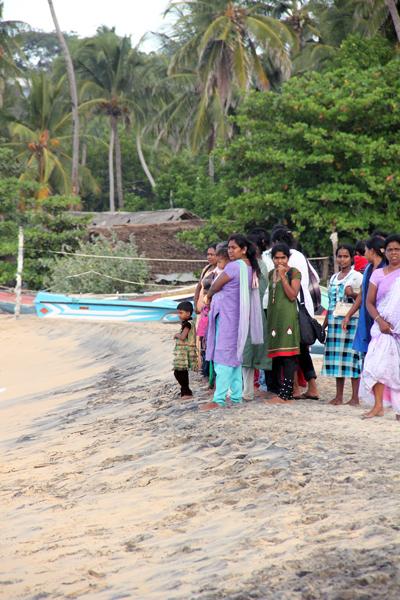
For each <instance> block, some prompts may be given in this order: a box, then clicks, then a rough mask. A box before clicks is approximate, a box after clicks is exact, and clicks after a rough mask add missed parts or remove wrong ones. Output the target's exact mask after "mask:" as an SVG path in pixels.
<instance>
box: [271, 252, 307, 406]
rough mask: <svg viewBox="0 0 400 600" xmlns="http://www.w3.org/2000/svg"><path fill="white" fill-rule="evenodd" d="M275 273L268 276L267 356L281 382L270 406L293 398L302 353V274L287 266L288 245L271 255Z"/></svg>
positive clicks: (276, 378) (272, 272)
mask: <svg viewBox="0 0 400 600" xmlns="http://www.w3.org/2000/svg"><path fill="white" fill-rule="evenodd" d="M271 256H272V260H273V261H274V266H275V268H274V270H273V271H270V273H269V277H268V279H269V299H268V310H267V332H268V356H269V358H272V370H273V372H274V375H275V380H276V381H278V382H279V392H278V395H277V396H274V397H273V398H271V399H270V400H267V402H268V403H275V404H280V403H284V402H286V401H287V400H290V399H291V398H292V397H293V380H294V374H295V372H296V368H297V356H298V355H299V354H300V325H299V315H298V311H297V301H296V300H297V295H298V293H299V290H300V284H301V273H300V271H298V270H297V269H295V268H293V267H292V268H291V267H289V266H288V262H289V258H290V249H289V246H288V245H287V244H284V243H282V244H276V245H275V246H274V247H273V248H272V252H271Z"/></svg>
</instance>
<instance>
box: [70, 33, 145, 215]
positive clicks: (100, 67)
mask: <svg viewBox="0 0 400 600" xmlns="http://www.w3.org/2000/svg"><path fill="white" fill-rule="evenodd" d="M75 60H76V64H77V67H78V70H79V73H80V75H81V76H82V78H83V79H84V80H85V83H84V84H83V88H82V89H83V91H84V93H89V94H91V95H92V96H95V97H94V98H92V99H91V100H88V101H86V102H84V103H83V104H82V105H81V108H82V109H83V108H88V107H93V106H96V108H97V110H98V111H99V112H100V113H102V114H105V115H106V116H107V117H108V119H109V124H110V139H109V156H108V163H109V205H110V211H111V212H114V211H115V195H114V194H115V190H114V187H115V184H114V172H115V173H116V180H117V181H116V183H117V196H118V206H119V208H123V205H124V199H123V189H122V159H121V150H120V141H119V132H118V125H119V124H120V123H122V124H125V125H126V126H128V125H129V124H130V122H131V119H132V115H133V117H134V118H135V117H136V116H137V114H138V113H139V112H140V109H139V107H138V105H137V103H136V102H135V101H134V98H133V93H134V91H135V90H134V88H133V77H134V71H135V69H136V68H137V67H138V66H139V65H141V64H142V57H141V55H140V54H139V53H138V52H137V51H136V50H135V49H133V48H132V47H131V43H130V40H129V38H128V37H124V38H120V37H118V36H117V35H116V34H115V32H114V31H113V30H109V29H106V28H103V29H102V30H100V31H99V33H98V34H97V36H96V37H94V38H92V39H89V40H87V41H86V42H85V43H84V44H83V45H82V46H81V48H80V49H79V50H78V52H77V55H76V58H75ZM114 159H115V171H114Z"/></svg>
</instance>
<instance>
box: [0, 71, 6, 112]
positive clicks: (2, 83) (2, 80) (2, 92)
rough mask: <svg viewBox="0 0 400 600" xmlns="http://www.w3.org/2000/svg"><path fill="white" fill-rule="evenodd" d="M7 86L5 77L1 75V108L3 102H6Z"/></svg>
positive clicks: (0, 107)
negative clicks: (5, 92)
mask: <svg viewBox="0 0 400 600" xmlns="http://www.w3.org/2000/svg"><path fill="white" fill-rule="evenodd" d="M5 88H6V82H5V79H4V78H3V77H2V76H0V110H1V109H2V108H3V104H4V91H5Z"/></svg>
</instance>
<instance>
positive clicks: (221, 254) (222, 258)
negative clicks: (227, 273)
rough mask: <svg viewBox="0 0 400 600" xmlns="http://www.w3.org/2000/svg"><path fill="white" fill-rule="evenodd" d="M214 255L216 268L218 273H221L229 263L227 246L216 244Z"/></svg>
mask: <svg viewBox="0 0 400 600" xmlns="http://www.w3.org/2000/svg"><path fill="white" fill-rule="evenodd" d="M215 254H216V256H217V267H218V269H219V272H220V273H222V271H223V270H224V269H225V267H226V265H227V264H228V262H230V258H229V254H228V244H225V243H221V244H218V246H217V248H216V251H215Z"/></svg>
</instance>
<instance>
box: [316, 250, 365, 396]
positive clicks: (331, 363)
mask: <svg viewBox="0 0 400 600" xmlns="http://www.w3.org/2000/svg"><path fill="white" fill-rule="evenodd" d="M353 256H354V252H353V248H352V247H351V246H348V245H347V244H342V245H340V246H339V247H338V249H337V251H336V260H337V264H338V267H339V272H338V273H335V274H334V275H333V276H332V277H331V280H330V282H329V288H328V294H329V308H328V312H327V315H326V317H325V321H324V327H328V331H327V336H326V342H325V352H324V364H323V367H322V375H328V376H330V377H336V396H335V397H334V398H333V400H331V401H330V404H343V392H344V382H345V378H346V377H350V378H351V385H352V396H351V400H350V403H351V404H356V403H358V386H359V381H360V375H361V369H362V358H361V355H360V354H359V353H358V352H356V351H355V350H353V348H352V346H353V340H354V336H355V333H356V329H357V323H358V318H357V317H355V316H353V317H351V319H350V320H349V323H348V325H347V329H346V330H344V329H343V328H342V322H343V319H344V316H343V317H339V316H337V317H334V316H333V312H334V309H335V306H336V303H337V302H349V300H354V299H355V298H356V297H357V294H358V291H359V289H360V287H361V284H362V275H361V273H358V272H357V271H355V270H354V268H353V267H352V263H353ZM349 308H350V306H349Z"/></svg>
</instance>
